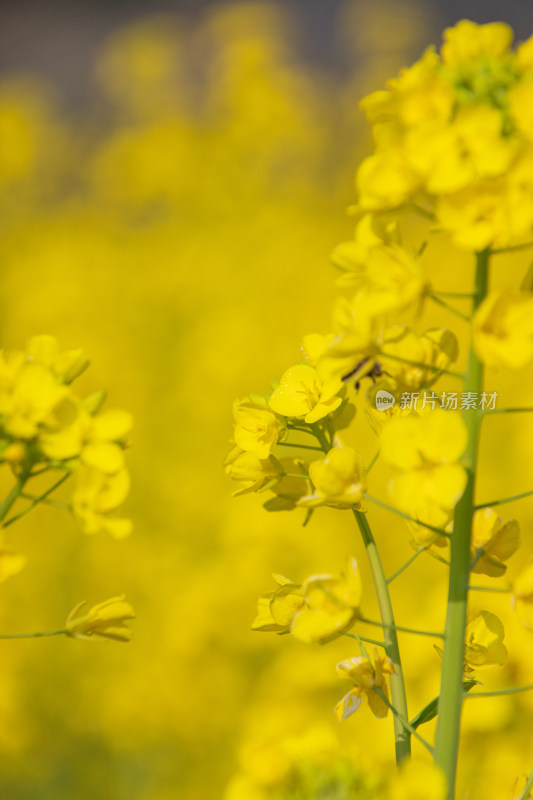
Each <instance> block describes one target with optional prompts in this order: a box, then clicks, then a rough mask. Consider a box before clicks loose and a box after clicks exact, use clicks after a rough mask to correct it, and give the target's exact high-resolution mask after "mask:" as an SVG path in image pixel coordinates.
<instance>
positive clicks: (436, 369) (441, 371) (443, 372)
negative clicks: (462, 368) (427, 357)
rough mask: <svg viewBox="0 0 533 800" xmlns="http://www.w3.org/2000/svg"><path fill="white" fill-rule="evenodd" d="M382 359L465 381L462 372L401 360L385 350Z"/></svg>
mask: <svg viewBox="0 0 533 800" xmlns="http://www.w3.org/2000/svg"><path fill="white" fill-rule="evenodd" d="M379 357H380V359H383V358H390V359H391V360H392V361H398V362H400V364H409V366H411V367H420V368H421V369H426V370H429V372H438V373H439V375H451V376H452V378H459V379H460V380H463V378H464V375H463V374H462V373H461V372H452V371H451V370H449V369H441V368H440V367H434V366H433V364H424V362H423V361H411V359H410V358H400V356H393V355H392V353H385V352H384V351H383V350H381V351H380V354H379Z"/></svg>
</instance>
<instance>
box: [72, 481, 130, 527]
mask: <svg viewBox="0 0 533 800" xmlns="http://www.w3.org/2000/svg"><path fill="white" fill-rule="evenodd" d="M129 489H130V477H129V473H128V471H127V470H126V469H121V470H120V471H119V472H117V473H115V474H113V475H107V474H106V473H104V472H101V471H100V470H97V469H94V468H92V467H85V466H82V467H80V468H79V469H77V470H76V487H75V489H74V492H73V494H72V510H73V511H74V514H75V515H76V516H77V517H78V518H79V519H80V520H81V522H82V523H83V528H84V531H85V533H89V534H92V533H98V532H100V531H107V532H108V533H110V534H111V535H112V536H114V537H115V538H116V539H123V538H124V537H126V536H128V535H129V534H130V533H131V521H130V520H128V519H123V518H120V517H114V516H111V514H112V512H113V511H116V509H117V508H118V507H119V506H120V505H122V503H123V502H124V500H125V499H126V497H127V496H128V492H129Z"/></svg>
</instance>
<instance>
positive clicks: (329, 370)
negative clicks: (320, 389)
mask: <svg viewBox="0 0 533 800" xmlns="http://www.w3.org/2000/svg"><path fill="white" fill-rule="evenodd" d="M332 328H333V333H334V337H333V339H331V340H330V341H329V343H328V345H327V348H326V350H325V351H324V353H323V355H322V357H321V358H320V359H319V361H318V364H317V370H318V372H319V374H320V375H321V377H322V379H323V380H324V381H326V382H328V383H329V382H334V381H341V380H343V379H346V378H348V377H349V378H350V379H351V380H353V381H354V382H357V381H358V380H359V379H360V378H362V377H364V376H365V375H368V374H369V373H371V372H372V370H373V368H374V366H375V364H376V357H377V354H378V352H379V349H380V343H381V337H382V332H383V328H384V322H383V317H382V316H376V315H371V314H369V313H368V310H367V308H366V307H365V303H364V301H363V298H362V297H361V296H360V295H356V296H355V297H354V298H352V300H348V299H347V298H345V297H339V298H338V299H337V301H336V303H335V306H334V308H333V318H332Z"/></svg>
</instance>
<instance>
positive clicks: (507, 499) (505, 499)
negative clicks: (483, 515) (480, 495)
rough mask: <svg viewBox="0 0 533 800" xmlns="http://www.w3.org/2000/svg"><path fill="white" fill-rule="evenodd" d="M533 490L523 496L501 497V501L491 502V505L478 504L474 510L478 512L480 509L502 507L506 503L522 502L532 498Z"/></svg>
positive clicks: (522, 494) (523, 493)
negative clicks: (524, 499)
mask: <svg viewBox="0 0 533 800" xmlns="http://www.w3.org/2000/svg"><path fill="white" fill-rule="evenodd" d="M532 494H533V489H532V490H530V491H529V492H522V493H521V494H513V495H511V497H501V498H500V499H499V500H491V501H490V503H478V504H477V505H476V506H474V508H475V509H476V511H477V510H478V509H480V508H488V507H489V506H501V505H503V504H504V503H512V502H513V501H514V500H522V498H524V497H531V495H532Z"/></svg>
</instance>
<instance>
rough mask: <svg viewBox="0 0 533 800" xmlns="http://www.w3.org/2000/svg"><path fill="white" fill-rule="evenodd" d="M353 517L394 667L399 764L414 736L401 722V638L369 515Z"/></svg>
mask: <svg viewBox="0 0 533 800" xmlns="http://www.w3.org/2000/svg"><path fill="white" fill-rule="evenodd" d="M354 515H355V519H356V520H357V524H358V525H359V530H360V531H361V535H362V537H363V542H364V545H365V548H366V554H367V557H368V561H369V563H370V568H371V570H372V575H373V578H374V586H375V588H376V594H377V598H378V604H379V612H380V616H381V621H382V623H383V638H384V642H385V650H386V653H387V655H388V657H389V658H390V660H391V661H392V664H393V666H394V675H391V676H390V691H391V701H392V706H394V708H395V709H396V711H397V714H395V715H394V739H395V746H396V763H397V764H400V763H401V762H402V761H403V760H404V758H407V757H408V756H409V755H410V754H411V734H410V733H409V731H408V730H406V728H405V725H404V724H403V722H402V719H403V720H408V719H409V714H408V713H407V698H406V694H405V683H404V679H403V672H402V662H401V659H400V648H399V646H398V636H397V634H396V627H395V624H394V614H393V611H392V604H391V600H390V595H389V588H388V586H387V579H386V578H385V572H384V570H383V565H382V563H381V559H380V557H379V553H378V549H377V546H376V543H375V541H374V537H373V535H372V531H371V529H370V525H369V524H368V520H367V518H366V515H365V514H363V513H362V512H361V511H354Z"/></svg>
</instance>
